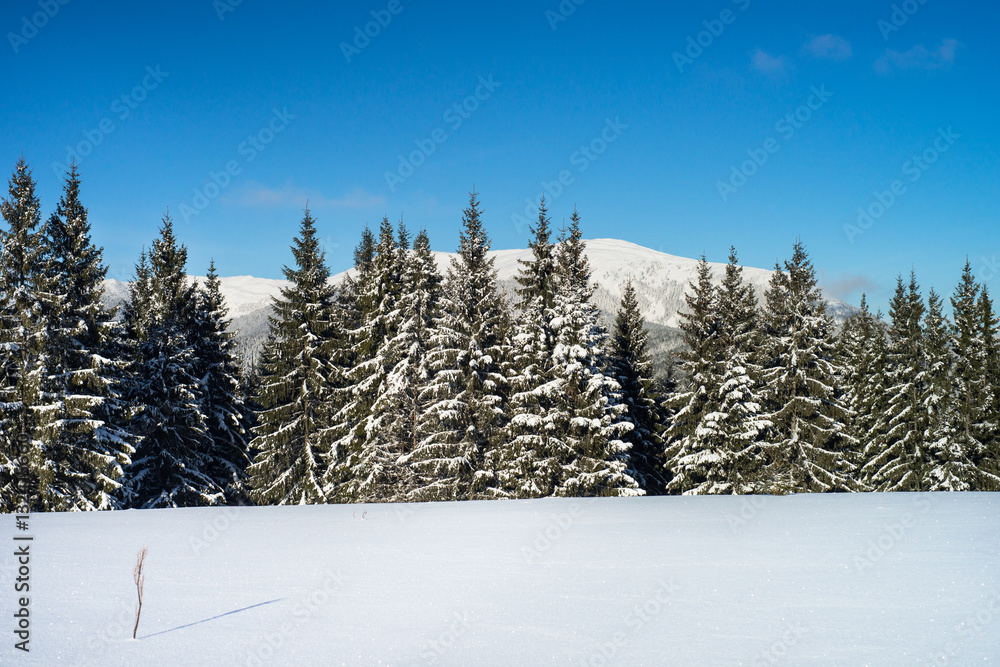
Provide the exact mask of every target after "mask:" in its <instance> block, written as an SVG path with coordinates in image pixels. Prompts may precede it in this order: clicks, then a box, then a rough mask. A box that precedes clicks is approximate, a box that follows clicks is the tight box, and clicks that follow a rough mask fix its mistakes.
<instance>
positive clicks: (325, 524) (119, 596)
mask: <svg viewBox="0 0 1000 667" xmlns="http://www.w3.org/2000/svg"><path fill="white" fill-rule="evenodd" d="M3 521H4V524H5V525H6V526H7V529H6V531H5V532H7V537H6V538H5V539H7V540H8V545H16V544H23V542H20V543H18V542H12V541H11V538H12V537H15V536H25V535H30V536H32V537H33V538H34V539H33V541H31V542H30V544H31V547H30V554H31V557H30V585H31V592H30V606H29V608H30V613H31V629H30V632H31V639H30V649H31V652H30V653H28V654H25V653H22V652H20V651H15V650H14V649H13V644H14V642H15V641H16V637H15V635H14V634H13V632H12V631H13V630H14V629H15V628H14V619H13V613H14V611H15V605H16V604H17V600H16V594H15V593H14V590H13V585H12V581H11V580H12V579H13V573H14V572H15V570H16V567H17V565H16V563H15V558H14V556H13V552H14V549H13V548H7V549H4V550H3V552H4V556H3V579H4V582H3V591H4V594H3V596H2V602H0V607H2V616H3V618H5V619H7V620H6V621H5V623H6V624H7V627H6V628H4V629H3V630H4V632H3V636H5V637H6V638H7V639H6V646H4V648H3V653H2V654H0V655H3V656H4V658H3V659H2V660H0V663H2V664H5V665H6V664H34V665H62V664H65V665H263V664H274V665H326V664H348V665H373V664H382V665H423V664H428V665H429V664H441V665H447V664H477V665H507V664H546V665H549V664H551V665H605V664H620V665H637V664H646V665H695V664H711V665H724V664H730V665H771V664H789V665H863V664H870V665H897V664H898V665H913V664H946V663H947V664H990V663H996V662H1000V494H975V493H955V494H936V495H930V494H852V495H847V494H845V495H836V496H830V495H809V496H791V497H784V498H772V497H726V498H718V497H715V498H713V497H699V498H678V497H671V498H636V499H624V498H623V499H617V498H612V499H547V500H536V501H511V502H466V503H440V504H421V505H341V506H311V507H266V508H242V509H236V508H230V509H185V510H150V511H129V512H114V513H87V514H47V515H32V516H31V519H30V527H29V530H28V531H24V532H22V531H17V530H15V524H14V517H12V516H6V517H4V519H3ZM143 545H146V546H148V547H149V556H148V559H147V561H146V593H145V601H144V605H143V611H142V619H141V623H140V626H139V632H138V636H139V639H137V640H133V639H132V638H131V635H132V623H133V604H134V600H135V588H134V585H133V582H132V567H133V565H134V563H135V557H136V552H137V551H138V549H139V548H140V547H142V546H143Z"/></svg>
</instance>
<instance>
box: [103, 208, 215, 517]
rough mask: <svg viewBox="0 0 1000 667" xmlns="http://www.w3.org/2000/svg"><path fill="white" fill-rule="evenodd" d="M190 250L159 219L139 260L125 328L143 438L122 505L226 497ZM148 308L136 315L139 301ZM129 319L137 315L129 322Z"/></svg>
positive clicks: (166, 220) (135, 423) (184, 503)
mask: <svg viewBox="0 0 1000 667" xmlns="http://www.w3.org/2000/svg"><path fill="white" fill-rule="evenodd" d="M186 265H187V248H186V247H185V246H183V245H180V244H179V243H178V242H177V239H176V237H175V236H174V232H173V222H172V221H171V219H170V216H169V215H165V216H164V217H163V224H162V225H161V227H160V236H159V237H158V238H157V239H156V240H155V241H154V242H153V245H152V248H151V250H150V252H149V254H148V264H145V265H144V264H143V259H142V258H140V263H139V265H138V266H137V274H136V280H135V283H134V285H133V287H132V291H131V293H132V295H133V296H134V297H135V302H133V303H130V304H129V306H128V307H127V308H126V310H125V314H126V317H127V318H130V320H129V321H127V322H126V329H127V330H128V331H129V332H130V333H132V334H134V335H137V338H135V340H134V350H135V352H134V358H133V367H132V373H131V381H130V389H129V397H130V401H131V403H132V404H133V406H134V411H135V414H134V416H133V420H132V429H131V430H132V432H133V433H134V434H135V435H136V436H137V437H139V438H141V441H140V442H139V445H138V447H137V451H136V455H135V458H134V460H133V461H132V463H131V465H130V466H129V467H128V470H127V471H126V478H127V479H126V483H125V484H124V485H123V487H122V489H121V497H122V503H123V504H124V505H125V506H127V507H132V508H157V507H192V506H199V505H219V504H223V503H224V502H225V489H224V488H222V487H221V486H220V485H219V483H218V481H217V480H216V479H215V478H214V476H213V474H212V472H213V471H212V460H211V453H212V441H211V437H210V435H209V433H208V426H207V423H206V417H205V412H204V397H203V395H202V392H201V381H200V378H199V377H198V375H197V373H198V359H197V356H196V351H195V345H194V327H193V320H194V308H195V303H196V299H195V294H196V290H197V285H196V284H189V282H188V279H187V276H186V273H185V268H186ZM144 304H145V305H147V307H148V311H147V312H145V313H141V314H140V313H139V309H140V308H141V307H142V306H143V305H144ZM131 318H134V320H132V319H131Z"/></svg>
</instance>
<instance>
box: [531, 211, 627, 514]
mask: <svg viewBox="0 0 1000 667" xmlns="http://www.w3.org/2000/svg"><path fill="white" fill-rule="evenodd" d="M555 260H556V268H557V271H556V281H555V284H556V293H555V298H554V304H553V309H552V314H553V317H552V320H551V322H550V326H551V327H552V331H553V336H554V340H555V347H554V348H553V350H552V359H553V369H552V371H553V377H556V378H559V379H560V380H561V382H562V386H563V391H562V392H561V395H560V396H558V397H557V400H555V401H554V408H555V409H554V410H553V411H552V413H551V415H552V418H553V421H554V423H555V424H557V425H558V426H557V432H561V433H562V438H563V442H565V444H566V445H568V447H569V449H570V451H571V452H572V453H571V454H570V455H569V456H568V458H566V459H564V460H562V461H561V462H560V463H561V466H560V468H561V470H560V480H559V482H558V484H557V486H556V488H555V490H554V494H555V495H560V496H573V497H580V496H608V495H640V494H642V493H643V492H642V490H641V489H640V488H639V485H638V483H637V482H636V481H635V479H634V478H633V477H632V476H631V475H630V474H629V471H628V463H629V453H630V443H629V441H627V440H625V439H624V438H625V436H626V434H628V433H629V432H631V431H632V430H634V428H635V425H634V424H633V423H632V422H631V421H629V420H628V415H627V413H628V406H627V405H626V404H625V403H624V401H623V397H622V393H621V385H620V384H619V383H618V381H617V380H616V379H615V378H614V376H613V371H612V370H611V369H610V357H609V350H608V347H609V344H610V341H609V337H608V334H607V331H606V330H605V329H604V327H603V326H601V324H600V322H599V318H600V313H599V311H598V309H597V307H596V306H594V305H593V304H592V303H591V302H590V299H591V297H592V295H593V291H594V287H593V285H592V284H591V282H590V262H589V260H588V259H587V255H586V244H585V243H584V241H583V233H582V231H581V229H580V216H579V214H578V213H577V212H576V211H575V210H574V211H573V215H572V217H571V218H570V226H569V228H568V229H564V230H562V232H561V234H560V239H559V244H558V246H557V248H556V252H555Z"/></svg>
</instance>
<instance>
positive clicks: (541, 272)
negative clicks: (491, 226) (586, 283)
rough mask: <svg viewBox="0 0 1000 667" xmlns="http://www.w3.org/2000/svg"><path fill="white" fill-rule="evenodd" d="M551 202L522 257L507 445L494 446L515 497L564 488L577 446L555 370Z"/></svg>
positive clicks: (501, 483)
mask: <svg viewBox="0 0 1000 667" xmlns="http://www.w3.org/2000/svg"><path fill="white" fill-rule="evenodd" d="M549 224H550V222H549V216H548V209H546V207H545V200H544V199H542V201H541V202H540V203H539V207H538V222H537V223H536V224H535V225H534V226H532V227H531V233H532V234H533V238H532V240H531V241H529V242H528V247H529V248H530V249H531V259H528V260H518V262H519V263H520V265H521V266H520V268H519V270H518V273H517V275H516V276H515V280H516V281H517V284H518V288H517V292H518V295H519V296H520V298H521V301H520V304H519V310H520V314H519V317H518V319H517V320H516V323H515V325H514V330H513V334H512V336H511V341H512V343H513V348H514V353H513V357H512V359H511V362H510V364H509V365H508V369H507V381H508V384H509V387H510V399H509V417H510V418H509V421H508V422H507V424H506V429H505V430H506V436H505V438H504V439H505V440H506V444H504V445H503V446H501V447H499V448H496V449H494V450H493V451H492V452H491V453H490V454H491V460H490V461H489V463H488V466H489V467H490V469H493V470H496V471H497V487H498V489H500V490H502V491H501V493H502V494H503V495H507V496H509V497H514V498H539V497H545V496H551V495H552V494H553V493H555V491H556V488H557V487H558V486H559V481H560V479H561V476H562V462H563V461H566V460H570V459H571V458H572V456H573V449H572V447H570V445H569V444H568V443H567V442H566V441H565V439H564V437H563V436H564V433H563V432H562V431H561V429H560V427H561V423H560V421H561V420H564V419H565V413H564V411H563V410H562V407H561V402H562V395H563V390H564V384H565V379H564V378H562V377H558V376H555V375H554V374H553V365H554V364H553V357H552V351H553V349H554V348H555V334H554V332H553V330H552V316H553V307H554V306H555V293H556V266H555V252H554V248H553V245H552V240H551V236H552V231H551V228H550V226H549Z"/></svg>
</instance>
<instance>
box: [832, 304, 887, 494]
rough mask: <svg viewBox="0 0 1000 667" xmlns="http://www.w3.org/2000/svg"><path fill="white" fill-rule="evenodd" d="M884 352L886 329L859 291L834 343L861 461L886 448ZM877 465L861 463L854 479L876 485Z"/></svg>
mask: <svg viewBox="0 0 1000 667" xmlns="http://www.w3.org/2000/svg"><path fill="white" fill-rule="evenodd" d="M886 354H887V351H886V330H885V325H884V324H883V322H882V317H881V314H880V313H876V314H872V312H871V311H870V310H869V309H868V302H867V297H866V295H864V294H862V295H861V305H860V310H859V311H858V312H856V313H854V314H852V315H851V316H850V317H848V318H847V321H845V322H844V325H843V327H842V328H841V330H840V335H839V337H838V347H837V356H838V357H839V358H840V360H841V378H840V381H841V384H842V386H843V387H844V405H845V406H846V407H847V409H848V410H849V411H850V412H851V415H852V419H851V420H850V432H851V435H852V436H853V437H854V438H856V439H857V440H858V443H859V444H858V451H859V452H861V453H862V456H861V462H862V463H864V462H866V461H869V460H872V459H875V458H876V457H878V456H879V455H881V453H882V452H883V451H884V450H885V432H886V430H887V425H886V419H885V413H886V409H887V407H888V403H887V401H888V397H887V395H886V392H887V383H888V374H887V371H886ZM880 467H881V466H878V465H876V466H873V467H868V466H867V465H865V466H863V467H862V468H861V469H860V471H859V473H858V476H857V477H856V481H858V482H859V483H860V484H861V485H863V486H864V487H869V488H870V487H873V486H875V483H874V481H873V480H872V475H873V474H874V473H875V472H877V471H878V470H879V469H880Z"/></svg>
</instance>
